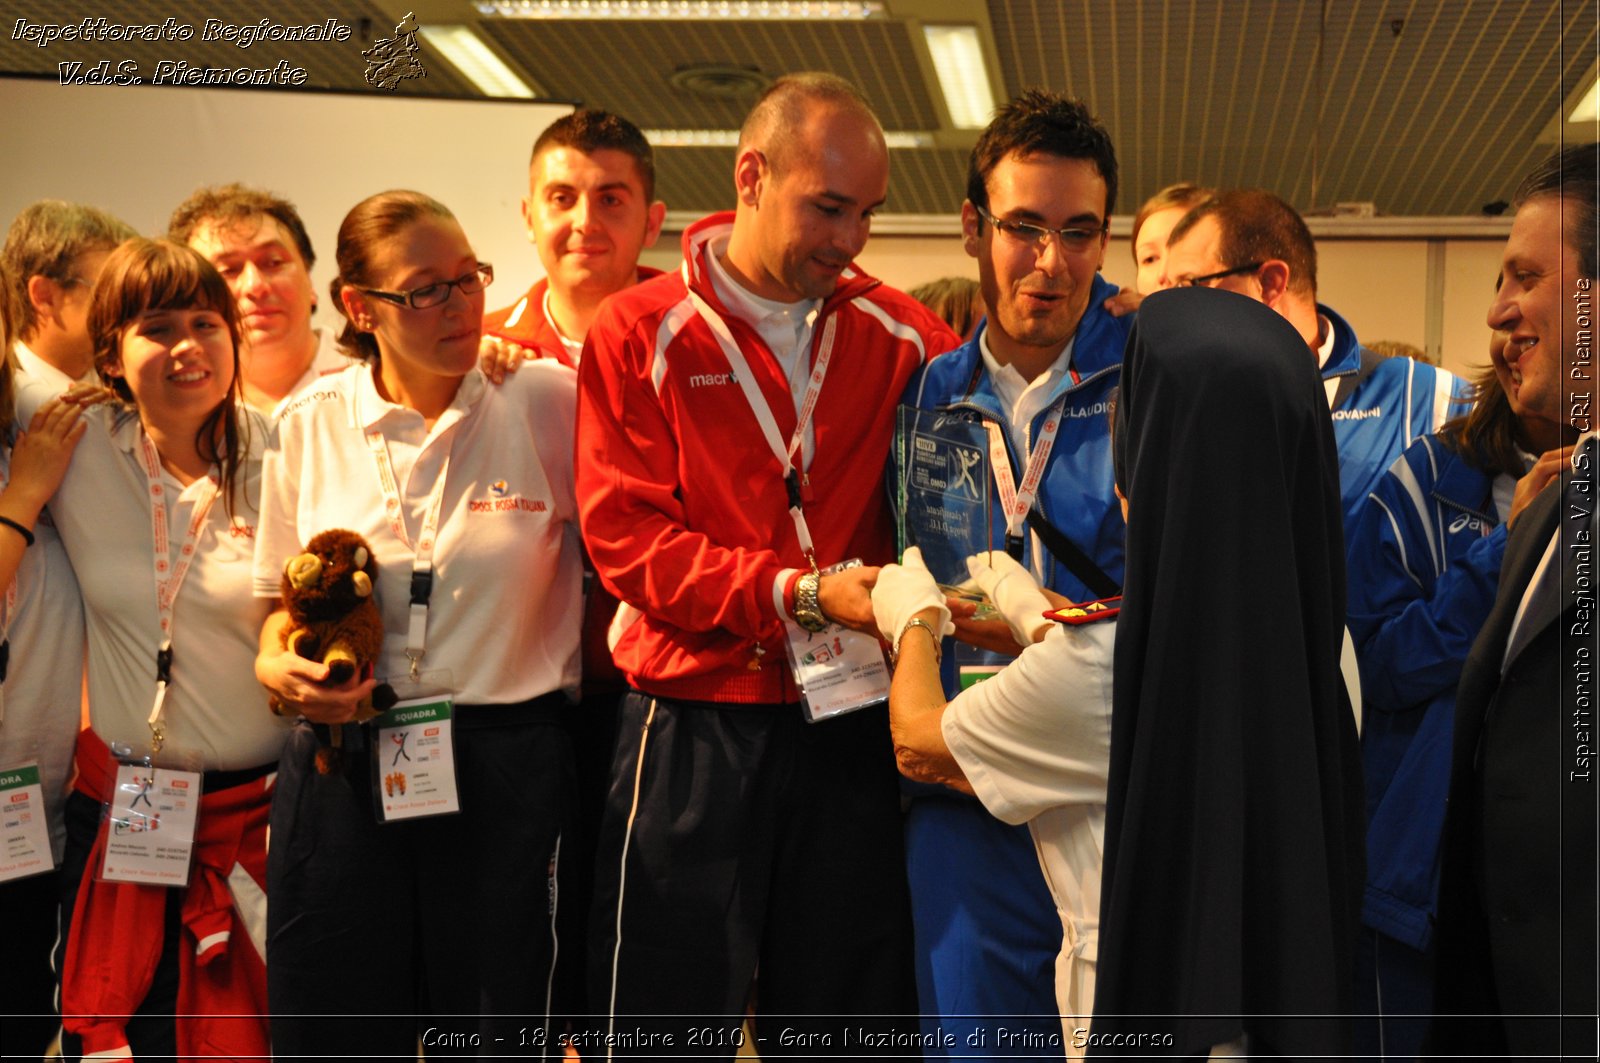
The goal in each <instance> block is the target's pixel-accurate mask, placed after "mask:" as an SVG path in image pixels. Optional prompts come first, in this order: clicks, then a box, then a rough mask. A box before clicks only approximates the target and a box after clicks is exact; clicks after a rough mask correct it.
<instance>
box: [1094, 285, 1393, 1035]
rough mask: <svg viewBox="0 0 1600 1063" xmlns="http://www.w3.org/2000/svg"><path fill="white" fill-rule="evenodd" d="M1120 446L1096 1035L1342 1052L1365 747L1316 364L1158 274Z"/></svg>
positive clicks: (1231, 304) (1333, 456) (1273, 334)
mask: <svg viewBox="0 0 1600 1063" xmlns="http://www.w3.org/2000/svg"><path fill="white" fill-rule="evenodd" d="M1114 454H1115V462H1116V468H1117V481H1118V484H1119V485H1120V486H1121V488H1122V490H1123V492H1124V493H1125V494H1126V495H1127V496H1128V498H1129V501H1130V511H1129V519H1128V546H1127V574H1126V579H1125V584H1124V595H1123V604H1122V614H1121V618H1120V620H1119V624H1118V631H1117V647H1116V671H1115V688H1114V689H1115V694H1114V703H1115V711H1114V714H1113V717H1112V740H1111V769H1110V784H1109V794H1108V804H1107V811H1106V846H1105V866H1104V878H1103V881H1102V886H1101V928H1100V946H1099V960H1098V964H1097V967H1098V972H1097V990H1096V997H1095V1015H1096V1018H1095V1020H1094V1023H1093V1026H1092V1031H1093V1034H1094V1037H1093V1041H1094V1045H1093V1047H1092V1048H1091V1052H1092V1053H1093V1054H1105V1055H1115V1054H1134V1055H1145V1054H1160V1053H1163V1052H1172V1053H1176V1054H1193V1053H1198V1054H1200V1055H1204V1054H1205V1053H1206V1051H1207V1050H1208V1049H1209V1048H1210V1047H1211V1046H1212V1045H1216V1044H1221V1043H1225V1042H1228V1041H1232V1040H1234V1039H1236V1038H1237V1037H1239V1035H1240V1034H1241V1033H1248V1034H1249V1037H1250V1050H1251V1053H1252V1054H1276V1053H1282V1054H1285V1055H1289V1056H1297V1057H1303V1056H1315V1055H1334V1054H1340V1053H1343V1052H1347V1051H1348V1050H1349V1041H1348V1036H1347V1035H1348V1029H1347V1021H1346V1020H1345V1019H1344V1018H1342V1016H1345V1015H1347V1014H1348V1013H1349V1011H1350V1010H1351V1003H1352V992H1351V986H1352V978H1353V951H1354V946H1355V940H1356V937H1355V935H1356V931H1357V927H1358V924H1359V902H1360V895H1361V886H1362V880H1363V869H1364V845H1363V812H1362V803H1361V802H1362V797H1361V774H1360V773H1361V758H1360V751H1359V747H1358V741H1357V736H1356V731H1355V725H1354V720H1353V718H1352V715H1351V711H1350V707H1349V703H1348V699H1347V696H1346V693H1345V689H1344V685H1343V680H1342V678H1341V676H1340V671H1339V650H1340V644H1341V639H1342V635H1343V626H1344V603H1345V593H1344V586H1345V576H1344V541H1343V534H1342V531H1341V517H1340V508H1339V465H1338V456H1337V453H1336V451H1335V449H1334V441H1333V432H1332V424H1331V422H1330V420H1329V417H1328V408H1327V400H1326V397H1325V394H1324V390H1323V385H1322V382H1321V381H1320V380H1319V379H1318V376H1317V373H1316V369H1315V361H1314V359H1313V358H1312V357H1311V355H1310V352H1309V351H1308V350H1307V348H1306V344H1305V342H1304V341H1303V340H1302V339H1301V338H1300V336H1299V334H1298V333H1297V332H1296V331H1295V330H1294V328H1293V327H1291V326H1290V325H1289V323H1288V322H1287V321H1285V320H1284V319H1283V318H1282V317H1281V316H1279V315H1278V314H1277V313H1275V312H1274V311H1272V310H1270V309H1269V308H1267V307H1265V306H1263V305H1261V304H1259V303H1257V302H1254V301H1252V300H1250V299H1247V298H1245V297H1243V296H1240V295H1235V294H1233V293H1230V292H1224V291H1213V290H1209V289H1183V290H1178V291H1171V292H1163V293H1159V294H1157V295H1155V296H1153V297H1152V298H1150V299H1149V300H1147V301H1146V302H1145V303H1144V305H1143V306H1142V307H1141V309H1140V311H1139V318H1138V322H1137V324H1136V325H1135V326H1134V329H1133V332H1132V334H1131V335H1130V336H1129V339H1128V347H1127V353H1126V355H1125V357H1124V362H1123V370H1122V390H1121V394H1120V397H1119V400H1118V408H1117V411H1116V434H1115V440H1114ZM1290 1016H1304V1017H1290ZM1140 1033H1143V1034H1153V1033H1155V1034H1162V1033H1165V1034H1171V1035H1172V1043H1171V1045H1170V1047H1163V1046H1162V1045H1161V1044H1159V1043H1151V1041H1149V1040H1148V1039H1143V1038H1140V1039H1133V1038H1129V1037H1127V1035H1132V1034H1140ZM1119 1034H1120V1035H1123V1036H1122V1037H1119V1038H1114V1039H1115V1040H1120V1041H1122V1044H1121V1046H1120V1047H1119V1046H1118V1045H1115V1044H1108V1043H1107V1040H1108V1038H1112V1035H1119ZM1163 1039H1164V1038H1163Z"/></svg>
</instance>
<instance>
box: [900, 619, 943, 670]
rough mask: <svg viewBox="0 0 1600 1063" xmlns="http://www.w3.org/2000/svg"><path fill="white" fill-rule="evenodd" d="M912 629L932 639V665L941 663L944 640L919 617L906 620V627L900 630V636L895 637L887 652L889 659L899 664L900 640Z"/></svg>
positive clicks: (930, 625) (931, 626)
mask: <svg viewBox="0 0 1600 1063" xmlns="http://www.w3.org/2000/svg"><path fill="white" fill-rule="evenodd" d="M914 627H920V628H921V629H922V630H924V631H926V632H927V633H928V634H929V635H931V636H932V637H933V663H934V664H936V665H937V664H940V663H941V662H943V660H944V640H943V639H942V638H940V637H939V633H938V632H937V631H935V630H933V625H932V624H930V623H928V622H927V621H926V620H924V619H922V617H920V616H914V617H912V618H911V619H910V620H907V621H906V626H905V627H903V628H901V629H900V634H898V635H896V636H895V639H894V647H893V648H892V649H890V651H889V659H890V660H891V661H893V662H894V663H896V664H899V663H900V640H901V639H903V638H905V637H906V632H907V631H910V630H911V629H912V628H914Z"/></svg>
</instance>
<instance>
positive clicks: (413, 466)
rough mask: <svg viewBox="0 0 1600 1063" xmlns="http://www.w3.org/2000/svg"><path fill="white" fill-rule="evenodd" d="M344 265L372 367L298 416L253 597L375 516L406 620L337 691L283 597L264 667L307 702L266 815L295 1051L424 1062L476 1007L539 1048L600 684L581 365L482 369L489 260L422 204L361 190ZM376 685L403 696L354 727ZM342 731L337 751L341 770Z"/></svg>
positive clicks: (273, 483)
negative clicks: (310, 553)
mask: <svg viewBox="0 0 1600 1063" xmlns="http://www.w3.org/2000/svg"><path fill="white" fill-rule="evenodd" d="M338 266H339V276H338V277H337V278H336V279H335V280H334V282H333V286H332V294H333V302H334V304H335V305H337V306H339V307H340V309H341V310H342V311H343V313H344V314H345V316H346V318H347V319H348V322H347V325H346V328H345V330H344V334H343V336H342V337H341V343H342V344H343V345H344V346H345V348H346V350H347V351H350V352H353V353H355V354H356V355H357V356H358V357H359V358H360V359H361V364H359V365H354V366H352V367H351V368H349V369H347V370H345V371H344V372H342V373H339V374H336V375H334V376H329V377H325V378H323V379H322V380H321V381H318V382H317V383H316V384H314V385H313V386H312V387H311V388H309V389H308V390H307V391H305V392H302V393H301V394H300V396H299V397H298V398H297V399H295V400H294V401H292V402H291V403H290V404H289V406H288V407H287V408H286V409H285V410H284V411H283V413H282V414H281V417H280V419H279V421H278V424H277V427H276V429H275V434H274V437H273V439H272V442H271V443H270V444H269V446H268V451H267V457H266V463H265V473H264V482H263V492H262V517H261V534H260V536H259V537H258V539H257V543H256V582H255V587H256V593H257V594H258V595H261V596H263V597H271V598H273V599H279V598H281V596H282V593H283V587H284V586H285V584H284V578H285V561H286V559H289V558H292V557H295V556H297V555H299V554H300V552H301V544H303V543H306V542H307V541H308V540H310V539H311V538H312V537H313V536H315V535H317V534H318V533H321V532H325V531H328V530H331V529H347V530H350V531H354V532H355V533H357V534H358V535H360V536H361V537H363V538H364V539H365V540H366V542H367V543H368V544H370V547H371V552H372V559H373V560H374V561H375V562H376V565H377V577H376V586H375V595H374V596H375V597H376V599H377V602H378V606H379V610H380V612H381V614H382V617H383V621H384V625H383V626H384V629H385V635H384V640H383V648H382V652H381V653H380V654H379V655H378V659H377V661H376V662H374V668H373V675H372V676H371V677H369V678H361V677H359V676H358V677H357V678H355V679H352V680H349V681H347V682H344V683H342V684H335V683H333V682H332V681H331V679H330V676H329V673H328V670H327V667H326V666H325V665H323V664H321V663H317V662H314V661H311V660H307V659H305V658H304V657H301V656H299V655H297V654H295V653H293V652H291V651H288V650H285V649H284V648H283V645H284V638H283V632H284V629H285V628H286V627H287V626H288V625H289V624H290V622H291V621H290V615H289V611H288V610H287V609H285V608H283V607H282V604H281V603H279V602H275V603H274V608H275V611H274V612H273V614H272V616H271V618H270V619H269V620H268V622H267V624H266V626H265V628H264V629H263V631H262V637H261V655H260V657H259V658H258V660H257V663H256V672H257V675H258V677H259V678H260V680H261V682H262V683H263V684H265V685H266V686H267V687H268V688H269V689H270V690H271V691H272V693H273V694H274V695H275V696H276V698H277V699H278V702H279V703H280V704H281V706H283V709H284V711H286V712H293V713H298V714H299V715H300V716H301V722H300V723H299V725H298V726H297V727H296V729H295V731H294V734H293V736H292V737H291V739H290V742H289V746H288V748H287V750H286V751H285V754H284V759H283V767H282V773H281V776H280V779H279V784H278V797H277V799H276V801H275V803H274V807H273V818H272V826H273V848H272V860H271V866H270V868H269V880H270V883H271V886H270V890H269V895H270V897H271V903H270V908H269V917H268V955H269V957H270V959H271V963H270V964H269V970H270V998H271V1005H272V1007H271V1010H272V1012H273V1020H272V1033H273V1046H274V1048H275V1049H276V1051H278V1052H279V1053H283V1054H287V1055H291V1056H292V1055H298V1054H306V1055H339V1054H341V1053H360V1054H370V1055H377V1054H387V1053H392V1054H394V1055H408V1054H411V1053H414V1052H415V1050H416V1044H417V1036H418V1032H419V1029H420V1028H421V1026H419V1024H418V1022H417V1021H415V1020H414V1019H413V1016H422V1015H437V1016H446V1015H454V1016H483V1018H482V1019H481V1020H479V1021H480V1026H479V1029H478V1032H479V1033H480V1034H481V1035H482V1040H483V1043H484V1044H486V1045H492V1044H494V1043H495V1041H494V1040H493V1038H494V1037H496V1036H498V1037H502V1038H504V1039H505V1040H504V1041H502V1042H500V1043H502V1044H503V1045H505V1046H506V1047H507V1048H508V1049H509V1050H512V1051H518V1052H526V1051H527V1050H528V1047H529V1042H528V1041H527V1040H523V1039H522V1038H521V1036H520V1035H519V1029H520V1028H521V1027H524V1026H529V1027H531V1026H532V1025H533V1024H531V1023H529V1022H528V1020H527V1017H528V1016H530V1015H535V1016H536V1015H538V1014H540V1013H545V1012H548V1010H549V1008H550V994H551V985H552V981H551V975H552V968H553V965H554V960H555V951H556V950H555V933H554V929H553V927H554V924H555V922H556V919H557V916H556V900H557V898H556V896H555V890H554V884H555V880H556V867H557V864H558V858H559V853H560V831H561V828H562V825H563V822H564V820H565V818H566V815H567V808H568V803H569V791H570V788H571V774H572V766H571V751H570V748H569V747H568V744H567V738H566V736H565V734H564V732H563V731H562V729H561V727H560V726H559V723H558V712H559V711H560V709H561V707H562V706H563V705H564V704H565V702H566V695H565V693H564V692H565V691H566V690H569V689H574V688H575V687H576V685H577V682H578V678H579V675H578V628H579V625H578V617H579V616H580V615H581V609H582V603H581V600H580V591H581V578H582V573H581V564H580V553H579V546H578V539H577V531H576V528H577V517H576V504H575V502H574V496H573V483H572V480H573V474H572V439H573V416H574V407H575V402H576V376H575V374H574V373H573V372H572V371H571V370H570V369H567V368H565V367H563V366H561V365H559V364H557V363H556V362H553V361H540V362H534V363H530V364H529V365H528V366H526V367H525V368H523V369H522V370H521V371H520V372H518V373H517V374H516V375H514V376H511V377H508V378H507V379H506V381H505V383H504V384H503V385H501V386H500V387H491V386H488V385H487V384H486V381H485V379H484V377H483V375H482V374H481V373H480V372H479V371H478V369H477V368H476V362H477V354H478V340H479V333H480V328H481V323H482V319H483V301H484V297H483V290H484V288H485V287H486V286H487V285H488V284H489V282H490V281H491V279H492V278H493V272H492V270H491V269H490V267H489V266H488V265H487V264H486V263H482V262H480V261H478V258H477V256H476V255H474V254H473V251H472V246H471V245H470V244H469V243H468V242H467V238H466V235H465V234H464V233H463V232H462V230H461V227H460V225H459V224H457V222H456V220H455V218H454V217H453V216H452V215H451V214H450V212H449V211H448V210H447V209H446V208H445V207H444V206H443V205H441V204H439V203H437V202H436V201H434V200H432V199H430V198H428V197H427V196H425V195H422V194H420V193H417V192H384V193H381V194H379V195H376V196H372V197H371V198H369V199H366V200H364V201H362V202H361V203H359V204H357V205H356V206H355V207H354V208H353V209H352V210H351V211H350V213H349V214H348V215H347V216H346V217H345V219H344V223H343V224H342V225H341V226H340V229H339V246H338ZM290 589H291V591H292V590H293V587H291V588H290ZM376 682H383V683H387V684H388V685H390V686H391V687H393V689H394V692H395V694H396V695H397V696H398V697H399V698H400V699H401V704H400V705H399V706H397V707H396V709H395V710H394V711H392V712H390V713H387V714H385V715H384V716H383V717H380V718H378V719H376V720H372V721H370V722H365V723H363V722H358V721H361V720H362V719H363V718H365V717H367V716H369V715H370V712H368V711H366V710H365V709H364V707H363V706H364V703H365V702H366V700H367V699H368V698H369V697H370V696H371V693H372V691H373V688H374V684H375V683H376ZM405 721H412V722H413V723H414V726H413V725H408V724H407V723H406V722H405ZM335 732H338V733H339V735H340V743H339V744H340V748H341V750H342V753H341V755H340V756H338V757H336V758H328V757H327V756H326V754H324V758H323V760H324V763H323V766H324V767H326V768H328V769H329V770H327V771H326V772H323V771H319V769H318V765H317V753H318V751H319V750H326V749H327V748H328V746H329V745H330V744H331V742H332V737H333V734H334V733H335ZM457 809H458V810H459V811H457ZM570 947H571V948H573V949H574V950H578V949H579V948H580V946H579V945H578V944H577V943H573V945H571V946H570ZM346 1016H359V1017H358V1018H347V1017H346ZM497 1017H498V1022H499V1023H502V1024H510V1025H509V1026H508V1027H502V1026H499V1025H497V1024H496V1023H497ZM421 1025H422V1026H425V1025H427V1023H426V1022H423V1023H422V1024H421ZM448 1028H449V1029H451V1030H466V1031H468V1032H471V1029H470V1027H468V1026H463V1024H462V1021H461V1020H460V1019H457V1020H456V1021H455V1022H453V1023H451V1024H450V1026H449V1027H448ZM545 1029H548V1025H547V1026H546V1027H545Z"/></svg>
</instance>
